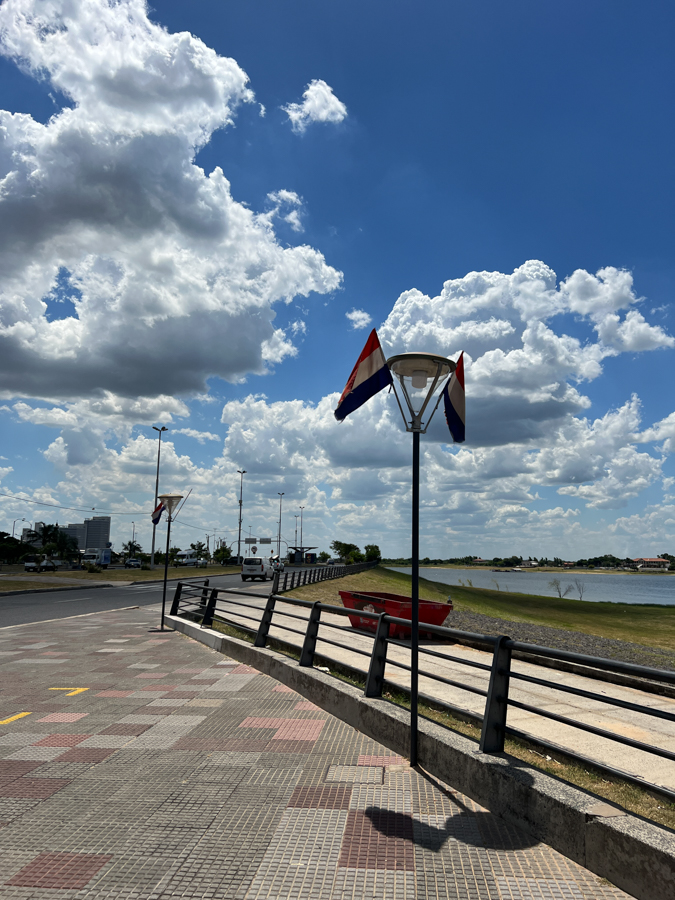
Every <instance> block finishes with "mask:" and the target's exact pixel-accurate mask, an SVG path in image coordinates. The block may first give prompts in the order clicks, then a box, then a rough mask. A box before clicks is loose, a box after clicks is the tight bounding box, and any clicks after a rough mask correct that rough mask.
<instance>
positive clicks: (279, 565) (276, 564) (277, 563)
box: [270, 556, 284, 572]
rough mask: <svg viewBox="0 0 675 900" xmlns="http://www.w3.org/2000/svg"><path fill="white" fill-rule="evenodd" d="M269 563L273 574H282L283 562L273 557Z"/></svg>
mask: <svg viewBox="0 0 675 900" xmlns="http://www.w3.org/2000/svg"><path fill="white" fill-rule="evenodd" d="M270 562H271V563H272V568H273V569H274V571H275V572H283V571H284V564H283V561H282V560H280V559H279V557H278V556H273V557H272V559H271V560H270Z"/></svg>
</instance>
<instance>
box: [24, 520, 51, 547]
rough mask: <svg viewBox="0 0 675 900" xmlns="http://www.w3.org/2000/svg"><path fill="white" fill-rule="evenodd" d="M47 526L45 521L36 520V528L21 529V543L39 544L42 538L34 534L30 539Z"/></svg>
mask: <svg viewBox="0 0 675 900" xmlns="http://www.w3.org/2000/svg"><path fill="white" fill-rule="evenodd" d="M44 527H45V523H44V522H36V523H35V528H24V529H23V530H22V531H21V543H22V544H31V545H33V546H37V545H38V544H39V543H40V539H39V538H36V537H34V536H33V540H30V538H31V536H32V535H35V534H38V535H39V534H42V529H43V528H44Z"/></svg>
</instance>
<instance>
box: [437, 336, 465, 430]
mask: <svg viewBox="0 0 675 900" xmlns="http://www.w3.org/2000/svg"><path fill="white" fill-rule="evenodd" d="M443 404H444V406H445V421H446V422H447V423H448V428H449V429H450V434H451V435H452V439H453V441H454V442H455V443H456V444H463V443H464V432H465V427H464V423H465V421H466V410H465V407H466V403H465V399H464V352H463V351H462V353H461V354H460V357H459V359H458V360H457V368H456V369H455V371H454V372H453V373H452V375H451V377H450V380H449V381H448V383H447V384H446V385H445V387H444V388H443Z"/></svg>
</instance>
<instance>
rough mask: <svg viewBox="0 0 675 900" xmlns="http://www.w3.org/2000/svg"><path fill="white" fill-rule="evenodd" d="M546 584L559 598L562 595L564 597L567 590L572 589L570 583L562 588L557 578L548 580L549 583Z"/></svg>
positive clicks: (567, 592)
mask: <svg viewBox="0 0 675 900" xmlns="http://www.w3.org/2000/svg"><path fill="white" fill-rule="evenodd" d="M548 586H549V587H550V588H553V590H554V591H555V592H556V594H557V595H558V596H559V597H560V599H561V600H562V598H563V597H566V596H567V595H568V594H569V592H570V591H571V590H572V585H571V584H568V585H567V587H566V588H565V590H563V589H562V586H561V584H560V579H559V578H553V579H551V581H549V583H548Z"/></svg>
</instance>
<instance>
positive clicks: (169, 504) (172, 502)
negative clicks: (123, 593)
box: [159, 494, 183, 631]
mask: <svg viewBox="0 0 675 900" xmlns="http://www.w3.org/2000/svg"><path fill="white" fill-rule="evenodd" d="M159 499H160V500H161V501H162V503H163V504H164V506H165V507H166V554H165V556H164V590H163V592H162V624H161V627H160V631H165V628H164V615H165V611H166V580H167V578H168V576H169V546H170V545H169V541H170V539H171V517H172V516H173V511H174V509H175V508H176V507H177V506H178V504H179V503H180V501H181V500H182V499H183V495H182V494H161V495H160V497H159Z"/></svg>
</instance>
